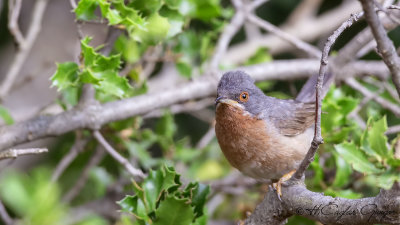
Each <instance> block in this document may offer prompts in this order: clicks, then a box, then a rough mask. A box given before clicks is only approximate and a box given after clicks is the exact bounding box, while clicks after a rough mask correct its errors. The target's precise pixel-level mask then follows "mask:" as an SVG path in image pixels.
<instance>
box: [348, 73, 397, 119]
mask: <svg viewBox="0 0 400 225" xmlns="http://www.w3.org/2000/svg"><path fill="white" fill-rule="evenodd" d="M345 83H346V84H347V85H349V86H350V87H352V88H353V89H355V90H357V91H359V92H360V93H361V94H363V95H364V96H365V97H368V98H371V99H374V100H375V101H376V102H377V103H378V104H380V105H381V106H382V107H383V108H384V109H388V110H390V111H392V113H393V114H394V115H396V116H397V117H399V116H400V107H399V106H398V105H396V104H393V103H391V102H389V101H388V100H386V99H384V98H382V97H380V96H379V95H376V94H375V93H373V92H371V91H370V90H368V89H367V88H365V87H364V86H362V85H361V84H360V83H359V82H358V81H357V80H356V79H354V78H347V79H346V80H345Z"/></svg>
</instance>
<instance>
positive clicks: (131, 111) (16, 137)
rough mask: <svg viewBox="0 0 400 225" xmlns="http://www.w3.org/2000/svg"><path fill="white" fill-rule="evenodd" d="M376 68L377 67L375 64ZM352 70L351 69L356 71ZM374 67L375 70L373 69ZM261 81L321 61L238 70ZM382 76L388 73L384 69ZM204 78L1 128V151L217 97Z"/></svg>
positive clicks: (302, 73)
mask: <svg viewBox="0 0 400 225" xmlns="http://www.w3.org/2000/svg"><path fill="white" fill-rule="evenodd" d="M350 65H353V67H354V68H359V69H360V70H361V71H353V72H360V73H361V74H365V73H368V72H369V71H365V68H368V65H369V62H355V63H352V64H350ZM373 65H374V66H376V64H373ZM354 68H352V69H354ZM374 68H375V67H374ZM239 69H241V70H244V71H246V72H247V73H249V74H251V75H252V76H253V78H254V79H256V80H258V81H260V80H272V79H276V80H288V79H290V80H292V79H299V78H304V77H308V76H311V75H313V74H315V73H317V71H318V60H279V61H274V62H271V63H264V64H259V65H253V66H247V67H241V68H239ZM382 69H383V71H382V73H385V71H387V69H386V68H382ZM208 78H209V76H206V75H203V76H202V77H200V78H199V79H197V80H194V81H191V82H188V83H184V84H182V85H181V86H178V87H172V88H170V89H167V90H161V91H158V92H154V93H149V94H144V95H140V96H137V97H132V98H127V99H123V100H118V101H114V102H108V103H105V104H102V105H100V104H98V103H97V102H93V103H91V104H87V105H86V106H85V107H77V108H74V109H72V110H68V111H65V112H62V113H60V114H57V115H52V116H51V115H42V116H38V117H35V118H33V119H30V120H27V121H24V122H20V123H16V124H13V125H11V126H2V127H0V149H6V148H10V147H12V146H15V145H17V144H22V143H25V142H28V141H32V140H37V139H40V138H44V137H52V136H58V135H62V134H65V133H67V132H70V131H74V130H78V129H85V128H87V129H91V130H97V129H99V128H100V127H101V126H103V125H104V124H107V123H110V122H113V121H118V120H122V119H126V118H129V117H133V116H138V115H144V114H147V113H149V112H151V111H153V110H156V109H161V108H165V107H169V106H171V105H174V104H177V103H180V102H185V101H188V100H193V99H199V98H205V97H208V96H211V95H213V94H215V90H216V86H217V83H216V80H215V79H208Z"/></svg>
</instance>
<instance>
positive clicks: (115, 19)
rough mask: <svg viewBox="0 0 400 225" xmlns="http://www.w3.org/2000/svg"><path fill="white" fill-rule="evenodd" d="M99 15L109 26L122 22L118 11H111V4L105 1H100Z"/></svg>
mask: <svg viewBox="0 0 400 225" xmlns="http://www.w3.org/2000/svg"><path fill="white" fill-rule="evenodd" d="M99 2H100V10H101V15H102V16H103V17H105V18H107V20H108V24H109V25H115V24H119V23H121V22H122V20H123V19H122V17H121V15H120V14H119V12H118V10H116V9H111V4H110V3H109V2H107V0H100V1H99Z"/></svg>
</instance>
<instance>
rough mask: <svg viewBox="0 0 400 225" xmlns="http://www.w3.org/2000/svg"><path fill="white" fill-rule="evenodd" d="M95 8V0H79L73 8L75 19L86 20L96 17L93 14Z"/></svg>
mask: <svg viewBox="0 0 400 225" xmlns="http://www.w3.org/2000/svg"><path fill="white" fill-rule="evenodd" d="M96 8H97V1H96V0H80V1H79V2H78V5H77V7H76V9H75V14H76V19H78V20H86V21H88V20H91V19H94V18H96V15H95V14H94V11H95V10H96Z"/></svg>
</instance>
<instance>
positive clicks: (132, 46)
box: [115, 35, 141, 63]
mask: <svg viewBox="0 0 400 225" xmlns="http://www.w3.org/2000/svg"><path fill="white" fill-rule="evenodd" d="M115 48H116V50H117V51H118V52H121V53H122V58H123V59H124V60H125V61H127V62H129V63H134V62H136V61H138V60H139V59H140V54H141V53H140V49H139V46H138V43H137V42H136V41H135V40H132V39H128V38H126V37H125V36H124V35H121V36H119V38H118V39H117V41H116V42H115Z"/></svg>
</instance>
